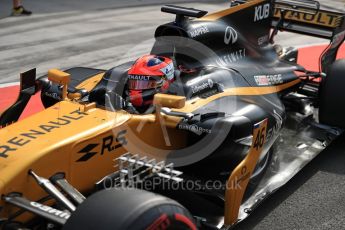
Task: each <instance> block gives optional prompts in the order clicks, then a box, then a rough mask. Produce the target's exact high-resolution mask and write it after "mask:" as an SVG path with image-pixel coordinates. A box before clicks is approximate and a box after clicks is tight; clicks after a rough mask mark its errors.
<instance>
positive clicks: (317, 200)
mask: <svg viewBox="0 0 345 230" xmlns="http://www.w3.org/2000/svg"><path fill="white" fill-rule="evenodd" d="M10 2H11V1H10V0H6V1H5V3H4V2H2V3H0V5H1V6H0V17H5V18H3V19H1V20H0V84H1V83H10V82H13V81H18V76H19V75H18V73H19V72H20V71H24V70H27V69H29V68H33V67H38V73H39V74H44V73H45V72H46V71H47V70H48V69H49V68H56V67H57V68H62V69H64V68H69V67H72V66H90V67H98V68H110V67H112V66H114V65H116V64H117V63H118V62H120V61H121V60H122V59H123V56H124V55H125V56H126V55H128V49H129V50H131V53H130V55H140V54H141V53H145V52H146V51H147V49H148V47H149V46H148V45H147V44H148V43H149V41H148V42H146V43H145V42H144V43H143V44H142V45H141V46H140V45H138V44H140V43H142V41H147V39H149V38H151V37H152V34H153V31H154V29H155V26H156V25H157V24H160V23H164V22H167V21H169V20H171V19H172V18H173V17H172V16H171V15H168V14H162V13H160V10H159V9H160V6H159V5H157V2H159V1H154V0H153V1H145V2H144V1H135V0H130V1H128V0H126V1H124V0H118V1H110V0H100V1H91V0H83V1H82V0H76V1H68V0H60V1H53V0H52V1H44V0H31V1H24V3H25V6H27V7H28V8H30V9H31V10H33V11H34V13H35V14H34V15H33V16H31V17H16V18H13V17H6V16H7V15H8V11H9V10H10V8H11V6H10ZM179 2H186V1H179ZM188 2H191V1H188ZM322 2H323V3H325V4H327V5H328V7H330V8H335V9H338V10H344V4H345V3H344V0H337V1H336V0H333V1H326V0H325V1H322ZM164 3H166V2H164ZM138 4H139V5H140V6H138ZM146 4H148V5H147V6H144V5H146ZM182 5H187V6H192V7H195V8H201V9H208V10H209V11H213V10H218V9H222V8H223V7H225V6H226V5H227V4H226V3H224V1H213V4H208V3H205V2H203V3H199V2H197V1H192V3H183V4H182ZM278 42H279V43H281V44H283V45H288V44H291V45H294V46H305V45H312V44H322V43H327V41H324V40H321V39H309V38H306V37H304V36H295V35H294V36H292V35H291V34H286V35H282V36H280V37H279V39H278ZM133 44H134V45H133ZM133 47H134V48H133ZM3 93H4V91H2V92H0V94H3ZM2 96H3V95H2ZM2 96H1V95H0V100H1V97H2ZM236 229H258V230H259V229H260V230H261V229H262V230H263V229H345V135H342V136H341V137H339V138H338V139H337V140H336V141H335V142H333V143H332V145H331V146H329V147H328V148H327V149H326V150H325V151H323V152H322V153H321V154H320V155H319V156H317V157H316V158H315V159H314V160H313V161H312V162H310V163H309V164H308V165H307V166H306V167H305V168H304V169H303V170H302V171H301V172H300V173H298V174H297V176H295V177H294V178H293V179H292V180H291V181H290V182H288V183H287V184H286V185H285V186H284V187H282V188H281V189H280V190H278V191H277V192H276V193H275V194H273V195H272V196H271V197H269V198H268V199H267V200H266V201H265V202H264V203H263V204H262V205H261V206H259V207H258V208H257V209H256V210H255V211H254V212H253V213H252V214H251V215H250V216H249V218H248V219H246V220H245V221H244V222H243V223H241V224H240V225H239V226H237V228H236Z"/></svg>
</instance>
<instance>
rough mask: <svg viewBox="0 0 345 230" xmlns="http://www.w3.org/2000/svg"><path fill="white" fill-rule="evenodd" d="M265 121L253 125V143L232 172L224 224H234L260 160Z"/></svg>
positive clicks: (226, 194) (228, 183)
mask: <svg viewBox="0 0 345 230" xmlns="http://www.w3.org/2000/svg"><path fill="white" fill-rule="evenodd" d="M266 130H267V119H265V120H263V121H261V122H259V123H257V124H255V125H254V129H253V141H252V145H251V147H250V149H249V151H248V154H247V156H246V157H245V158H244V159H243V161H241V162H240V163H239V164H238V165H237V167H236V168H235V169H234V170H233V171H232V173H231V175H230V177H229V179H228V181H227V186H226V187H227V189H226V191H225V214H224V224H225V225H227V226H230V225H232V224H234V223H236V221H237V219H238V213H239V209H240V206H241V203H242V200H243V196H244V192H245V191H246V188H247V185H248V182H249V180H250V177H251V175H252V173H253V171H254V169H255V166H256V164H257V162H258V160H259V158H260V155H261V153H262V149H263V146H264V143H265V139H266Z"/></svg>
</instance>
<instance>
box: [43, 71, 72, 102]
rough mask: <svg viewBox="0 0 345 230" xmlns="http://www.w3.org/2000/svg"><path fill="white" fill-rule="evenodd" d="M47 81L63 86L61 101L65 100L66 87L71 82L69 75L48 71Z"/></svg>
mask: <svg viewBox="0 0 345 230" xmlns="http://www.w3.org/2000/svg"><path fill="white" fill-rule="evenodd" d="M48 80H49V81H52V82H54V83H56V84H59V85H62V86H63V88H62V100H65V99H66V98H67V87H68V83H70V81H71V75H70V74H69V73H66V72H63V71H61V70H58V69H50V70H49V71H48Z"/></svg>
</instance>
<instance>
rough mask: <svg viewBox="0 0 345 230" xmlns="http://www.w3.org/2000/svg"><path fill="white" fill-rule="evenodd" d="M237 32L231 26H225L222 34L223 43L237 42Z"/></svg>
mask: <svg viewBox="0 0 345 230" xmlns="http://www.w3.org/2000/svg"><path fill="white" fill-rule="evenodd" d="M237 38H238V35H237V32H236V30H235V29H234V28H232V27H231V26H227V27H226V29H225V35H224V43H225V44H226V45H229V44H234V43H235V42H237Z"/></svg>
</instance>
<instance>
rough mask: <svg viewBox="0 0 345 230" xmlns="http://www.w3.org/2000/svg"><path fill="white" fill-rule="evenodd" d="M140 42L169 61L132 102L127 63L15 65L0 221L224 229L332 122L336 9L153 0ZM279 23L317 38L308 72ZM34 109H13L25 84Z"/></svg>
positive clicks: (342, 96)
mask: <svg viewBox="0 0 345 230" xmlns="http://www.w3.org/2000/svg"><path fill="white" fill-rule="evenodd" d="M162 11H163V12H166V13H171V14H174V15H176V19H175V21H173V22H171V23H167V24H164V25H161V26H159V27H158V28H157V29H156V32H155V44H154V45H153V48H152V51H151V53H152V54H154V55H158V56H159V55H160V56H167V57H171V59H173V60H174V62H175V63H174V65H175V66H179V68H178V69H177V71H176V73H175V78H176V80H175V81H174V82H173V83H172V84H171V85H170V87H169V89H168V91H167V92H165V93H156V94H154V96H153V102H152V106H151V107H150V108H149V109H148V110H146V111H145V112H140V113H138V112H137V111H135V110H133V108H132V105H131V104H130V103H128V98H127V96H128V95H126V93H125V91H126V90H125V89H126V87H127V82H128V81H127V72H128V69H129V68H130V67H131V66H132V64H133V62H127V63H124V64H122V65H119V66H116V67H114V68H112V69H109V70H101V69H91V68H84V67H76V68H72V69H68V70H65V71H61V70H57V69H52V70H49V71H48V74H47V75H46V76H42V77H39V78H36V72H35V69H33V70H29V71H27V72H25V73H22V74H21V87H20V94H19V97H18V99H17V101H16V102H15V103H14V104H13V105H12V106H10V107H9V108H8V109H7V110H5V111H4V112H3V113H2V114H1V115H0V126H1V127H2V128H1V129H0V175H1V177H0V192H1V195H2V200H1V203H0V206H1V209H0V214H1V226H2V228H3V229H22V228H25V229H197V228H200V229H229V228H231V227H233V226H234V225H236V224H237V223H238V222H240V221H242V220H243V219H245V218H246V217H247V216H248V215H249V214H250V213H251V212H252V211H253V210H254V209H255V207H257V206H258V204H260V202H261V201H263V200H264V199H265V198H266V197H267V196H269V195H270V194H272V193H273V192H274V191H276V190H277V189H278V188H280V187H281V186H283V185H284V184H285V183H286V182H287V181H288V180H289V179H291V178H292V177H293V176H294V175H295V174H296V173H297V172H298V171H299V170H300V169H301V168H302V167H303V166H304V165H306V164H307V163H308V162H309V161H311V160H312V159H313V158H314V157H315V156H316V155H317V154H318V153H320V152H321V151H322V150H323V149H324V148H326V146H328V145H329V143H330V142H331V141H332V140H334V139H335V138H336V137H337V136H339V135H340V134H341V133H342V131H343V128H345V119H344V117H345V106H344V105H345V92H344V90H343V86H344V85H345V78H344V75H345V60H336V56H337V52H338V49H339V47H340V46H341V45H342V43H343V42H344V38H345V19H344V18H345V16H344V14H343V13H340V12H331V11H326V10H323V9H321V8H320V5H319V3H318V2H316V1H307V0H300V1H297V0H275V1H270V0H252V1H250V0H248V1H246V0H236V1H232V3H231V7H230V8H228V9H225V10H223V11H220V12H216V13H212V14H207V12H206V11H203V10H198V9H193V8H184V7H179V6H173V5H167V6H164V7H162ZM279 31H289V32H293V33H301V34H305V35H310V36H315V37H320V38H327V39H329V40H330V44H329V46H328V47H327V49H326V50H325V51H324V52H323V54H322V56H321V57H320V71H318V72H315V71H308V70H306V69H305V68H304V67H303V66H300V65H298V64H297V58H298V50H297V49H295V48H285V47H281V46H279V45H277V44H274V36H275V35H276V34H277V33H278V32H279ZM38 92H40V93H41V99H42V103H43V104H44V106H45V109H44V110H43V111H41V112H38V113H36V114H34V115H32V116H30V117H28V118H26V119H22V120H20V121H18V119H19V117H20V115H21V114H22V112H23V110H24V108H25V107H26V105H27V103H28V101H29V100H30V98H31V96H32V95H34V94H36V93H38Z"/></svg>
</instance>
